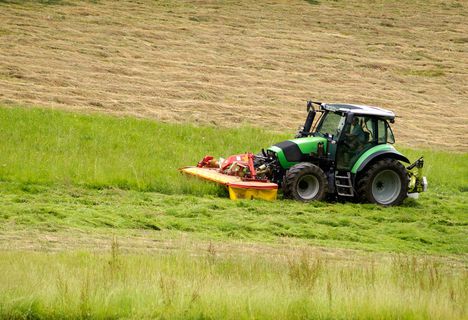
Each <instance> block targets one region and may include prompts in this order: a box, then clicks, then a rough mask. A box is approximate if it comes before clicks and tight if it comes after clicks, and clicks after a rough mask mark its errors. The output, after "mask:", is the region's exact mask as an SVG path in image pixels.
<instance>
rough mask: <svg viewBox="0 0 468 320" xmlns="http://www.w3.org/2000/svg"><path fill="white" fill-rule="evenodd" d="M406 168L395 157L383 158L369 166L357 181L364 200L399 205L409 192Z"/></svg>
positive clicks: (360, 196)
mask: <svg viewBox="0 0 468 320" xmlns="http://www.w3.org/2000/svg"><path fill="white" fill-rule="evenodd" d="M408 182H409V181H408V175H407V173H406V168H405V167H404V166H403V165H402V164H401V163H400V162H398V161H397V160H395V159H390V158H387V159H382V160H379V161H377V162H375V163H373V164H371V165H370V166H369V168H367V169H366V171H365V172H364V174H363V175H362V176H361V177H360V178H359V180H358V183H357V193H358V197H359V198H360V199H361V200H362V201H366V202H371V203H376V204H380V205H383V206H397V205H399V204H401V203H402V202H403V200H405V198H406V196H407V194H408Z"/></svg>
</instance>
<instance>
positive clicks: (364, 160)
mask: <svg viewBox="0 0 468 320" xmlns="http://www.w3.org/2000/svg"><path fill="white" fill-rule="evenodd" d="M384 157H385V158H392V159H396V160H400V161H403V162H406V163H410V161H409V160H408V158H406V157H405V156H404V155H402V154H401V153H400V152H398V151H397V150H396V149H395V148H394V147H393V146H392V145H389V144H381V145H377V146H375V147H373V148H370V149H369V150H367V151H366V152H364V153H363V154H362V155H361V156H360V157H359V159H358V160H357V161H356V162H355V163H354V165H353V168H352V169H351V173H353V174H356V173H358V172H359V171H361V170H363V169H364V168H365V167H366V166H367V165H368V164H369V163H370V162H372V161H373V160H377V158H384Z"/></svg>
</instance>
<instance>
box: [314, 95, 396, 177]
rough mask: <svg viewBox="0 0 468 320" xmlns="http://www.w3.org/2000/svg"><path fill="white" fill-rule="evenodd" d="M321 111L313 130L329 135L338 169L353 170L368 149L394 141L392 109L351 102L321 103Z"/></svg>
mask: <svg viewBox="0 0 468 320" xmlns="http://www.w3.org/2000/svg"><path fill="white" fill-rule="evenodd" d="M321 111H322V112H321V113H322V116H321V118H320V119H319V121H318V122H317V126H316V130H315V132H312V133H310V134H311V135H312V136H321V137H325V138H327V139H328V141H329V145H330V148H329V150H330V155H329V157H330V159H334V160H335V162H336V168H337V169H338V170H342V171H350V170H351V169H352V166H353V164H354V163H355V162H356V161H357V160H358V159H359V157H360V156H361V155H362V154H364V153H365V152H366V151H368V150H370V149H371V148H373V147H375V146H378V145H385V144H393V143H395V138H394V135H393V132H392V129H391V128H390V124H389V122H394V118H395V114H394V113H393V112H391V111H387V110H384V109H381V108H376V107H370V106H360V105H351V104H321ZM309 112H314V110H309Z"/></svg>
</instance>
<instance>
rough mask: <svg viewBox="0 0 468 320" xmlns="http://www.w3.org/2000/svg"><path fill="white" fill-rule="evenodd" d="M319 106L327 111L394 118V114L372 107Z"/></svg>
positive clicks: (353, 105) (324, 104) (325, 104)
mask: <svg viewBox="0 0 468 320" xmlns="http://www.w3.org/2000/svg"><path fill="white" fill-rule="evenodd" d="M321 106H322V108H323V109H325V110H329V111H341V112H352V113H355V114H363V115H371V116H377V117H382V118H385V119H390V120H392V119H394V118H395V114H394V113H393V112H392V111H390V110H386V109H382V108H378V107H372V106H362V105H358V104H346V103H329V104H328V103H322V104H321Z"/></svg>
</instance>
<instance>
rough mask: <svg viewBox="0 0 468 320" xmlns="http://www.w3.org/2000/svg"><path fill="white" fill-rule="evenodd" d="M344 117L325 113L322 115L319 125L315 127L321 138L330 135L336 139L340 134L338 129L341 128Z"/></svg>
mask: <svg viewBox="0 0 468 320" xmlns="http://www.w3.org/2000/svg"><path fill="white" fill-rule="evenodd" d="M344 121H345V117H344V116H342V115H341V114H339V113H334V112H327V113H325V114H324V115H323V117H322V119H321V121H320V123H319V125H318V126H317V131H316V133H318V134H319V135H321V136H326V135H327V134H331V135H332V136H334V137H337V136H338V134H339V133H340V129H341V128H342V126H343V123H344Z"/></svg>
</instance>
